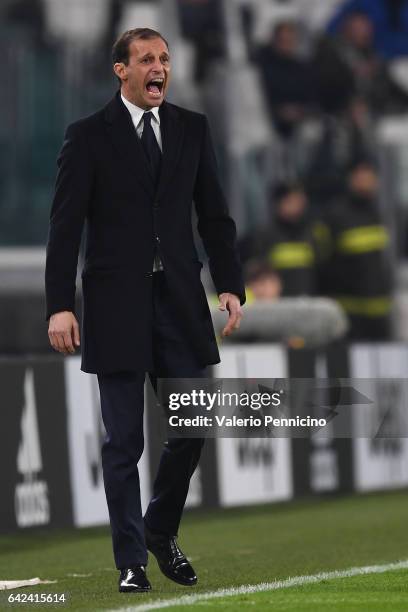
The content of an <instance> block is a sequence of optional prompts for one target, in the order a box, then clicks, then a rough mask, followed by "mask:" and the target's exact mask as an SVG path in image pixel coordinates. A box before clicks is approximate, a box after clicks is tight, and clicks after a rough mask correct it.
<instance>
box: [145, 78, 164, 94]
mask: <svg viewBox="0 0 408 612" xmlns="http://www.w3.org/2000/svg"><path fill="white" fill-rule="evenodd" d="M163 88H164V77H154V78H153V79H150V81H148V82H147V83H146V89H147V92H148V94H149V95H150V96H152V97H153V98H160V96H161V95H162V92H163Z"/></svg>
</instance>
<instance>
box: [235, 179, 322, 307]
mask: <svg viewBox="0 0 408 612" xmlns="http://www.w3.org/2000/svg"><path fill="white" fill-rule="evenodd" d="M313 229H314V226H313V223H312V220H311V218H310V216H309V203H308V199H307V196H306V193H305V191H304V189H303V187H302V186H301V185H297V184H286V183H282V184H279V185H277V186H276V187H275V188H274V190H273V194H272V197H271V201H270V223H269V226H268V227H267V228H266V229H263V230H261V229H260V230H258V231H257V232H255V233H253V234H250V235H249V236H246V237H245V238H244V239H242V240H241V242H240V253H241V259H242V260H243V261H248V260H249V259H251V258H256V259H257V260H259V261H264V262H268V265H270V266H272V268H273V270H274V271H275V272H276V273H278V274H279V276H280V279H281V282H282V291H281V292H282V296H284V297H287V296H292V297H293V296H299V295H313V294H314V293H315V291H316V284H317V283H316V255H317V253H316V249H315V244H314V237H313Z"/></svg>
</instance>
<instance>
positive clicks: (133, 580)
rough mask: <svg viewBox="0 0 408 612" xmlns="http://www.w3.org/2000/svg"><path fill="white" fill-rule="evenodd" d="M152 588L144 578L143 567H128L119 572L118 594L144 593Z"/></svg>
mask: <svg viewBox="0 0 408 612" xmlns="http://www.w3.org/2000/svg"><path fill="white" fill-rule="evenodd" d="M151 589H152V587H151V584H150V582H149V581H148V579H147V576H146V569H145V567H144V566H143V565H138V566H137V567H128V568H126V569H122V570H121V571H120V576H119V592H120V593H146V591H151Z"/></svg>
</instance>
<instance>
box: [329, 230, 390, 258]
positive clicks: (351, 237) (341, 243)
mask: <svg viewBox="0 0 408 612" xmlns="http://www.w3.org/2000/svg"><path fill="white" fill-rule="evenodd" d="M388 242H389V234H388V231H387V229H386V228H385V227H384V226H383V225H366V226H362V227H355V228H353V229H349V230H346V231H344V232H342V233H341V234H340V235H339V237H338V240H337V248H338V250H339V251H341V252H342V253H347V254H358V253H369V252H370V251H381V250H382V249H384V247H385V246H386V245H387V244H388Z"/></svg>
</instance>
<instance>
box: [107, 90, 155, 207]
mask: <svg viewBox="0 0 408 612" xmlns="http://www.w3.org/2000/svg"><path fill="white" fill-rule="evenodd" d="M105 120H106V125H107V130H108V133H109V137H110V139H111V141H112V144H113V145H114V147H115V149H116V151H117V153H118V154H119V155H120V157H121V158H122V159H123V160H124V161H125V163H126V167H127V169H128V171H129V172H130V173H131V176H132V177H134V178H135V179H136V180H137V181H139V182H140V183H141V184H142V185H143V187H144V189H145V190H146V192H147V193H148V195H149V196H151V197H153V196H154V192H155V188H154V183H153V179H152V176H151V171H150V168H149V164H148V161H147V159H146V155H145V153H144V151H143V148H142V144H141V143H140V141H139V138H138V136H137V134H136V130H135V127H134V125H133V123H132V118H131V116H130V114H129V112H128V110H127V108H126V107H125V105H124V104H123V102H122V100H121V98H120V92H118V93H117V94H116V96H115V97H114V98H113V100H111V102H109V104H108V105H107V106H106V107H105Z"/></svg>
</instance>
